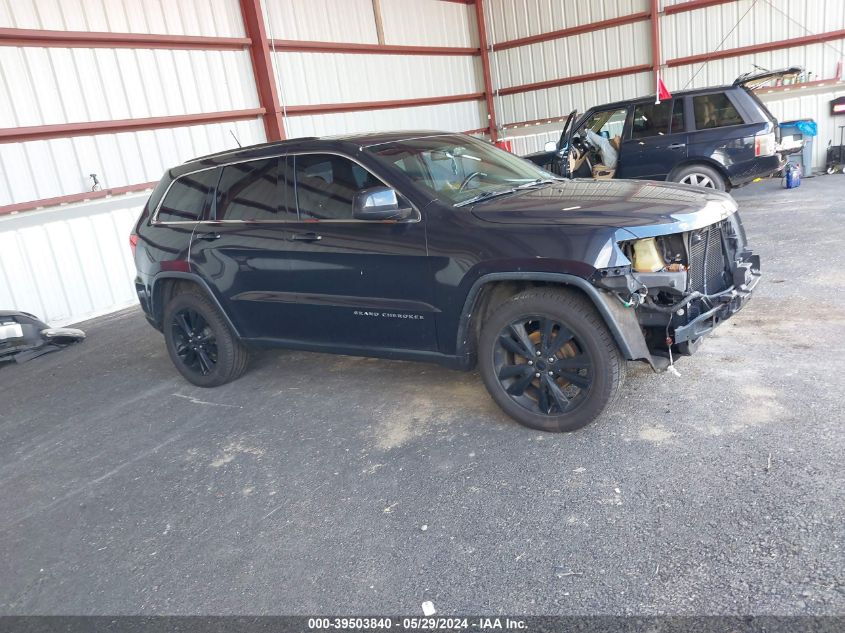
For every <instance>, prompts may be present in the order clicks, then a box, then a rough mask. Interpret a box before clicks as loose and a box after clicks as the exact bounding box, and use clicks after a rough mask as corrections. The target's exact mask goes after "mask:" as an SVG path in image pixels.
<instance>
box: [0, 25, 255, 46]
mask: <svg viewBox="0 0 845 633" xmlns="http://www.w3.org/2000/svg"><path fill="white" fill-rule="evenodd" d="M250 44H251V40H250V39H249V38H248V37H204V36H197V35H155V34H146V33H105V32H96V31H44V30H35V29H9V28H0V46H51V47H61V48H168V49H192V50H241V49H243V48H246V47H247V46H249V45H250Z"/></svg>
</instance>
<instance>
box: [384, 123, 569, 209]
mask: <svg viewBox="0 0 845 633" xmlns="http://www.w3.org/2000/svg"><path fill="white" fill-rule="evenodd" d="M367 150H368V151H370V152H372V153H373V154H375V155H377V156H378V157H379V158H381V159H382V160H385V161H387V162H388V163H390V164H391V165H393V166H394V167H397V168H399V169H401V170H402V171H403V172H405V174H407V175H408V176H410V178H411V179H413V180H414V182H416V183H418V184H420V185H422V186H423V187H426V188H428V189H430V190H432V191H433V192H434V193H435V194H436V195H437V196H438V197H440V198H445V199H446V200H448V201H449V202H451V203H452V204H453V205H458V204H461V203H469V202H471V201H473V200H474V199H480V198H486V197H488V195H490V196H492V195H496V194H498V193H502V194H504V193H509V192H512V191H514V190H515V189H516V188H517V187H519V186H521V185H529V184H531V183H535V182H543V181H547V180H550V179H553V178H555V176H554V175H553V174H550V173H549V172H547V171H545V170H543V169H540V168H539V167H537V166H535V165H534V164H533V163H529V162H528V161H526V160H523V159H521V158H519V157H517V156H514V155H513V154H511V153H510V152H506V151H505V150H502V149H499V148H498V147H495V146H493V145H490V144H489V143H485V142H482V141H479V140H476V139H474V138H471V137H468V136H460V135H443V136H428V137H423V138H415V139H409V140H403V141H395V142H392V143H382V144H379V145H371V146H370V147H368V148H367Z"/></svg>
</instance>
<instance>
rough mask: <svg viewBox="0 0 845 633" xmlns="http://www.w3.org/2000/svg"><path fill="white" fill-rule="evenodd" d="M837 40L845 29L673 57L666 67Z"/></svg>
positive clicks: (844, 34) (841, 37) (843, 34)
mask: <svg viewBox="0 0 845 633" xmlns="http://www.w3.org/2000/svg"><path fill="white" fill-rule="evenodd" d="M839 39H845V29H842V30H839V31H829V32H827V33H817V34H815V35H805V36H804V37H794V38H792V39H790V40H779V41H777V42H766V43H764V44H752V45H750V46H739V47H737V48H728V49H725V50H722V51H714V52H712V53H701V54H699V55H689V56H687V57H675V58H674V59H667V60H666V65H667V66H670V67H672V66H686V65H688V64H697V63H698V62H709V61H711V60H714V59H725V58H726V57H739V56H740V55H750V54H752V53H765V52H768V51H777V50H781V49H784V48H793V47H795V46H806V45H807V44H820V43H821V42H828V41H830V40H839Z"/></svg>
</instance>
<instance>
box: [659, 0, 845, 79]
mask: <svg viewBox="0 0 845 633" xmlns="http://www.w3.org/2000/svg"><path fill="white" fill-rule="evenodd" d="M769 2H771V4H769ZM749 9H750V10H749ZM743 15H744V17H742V16H743ZM740 18H742V20H741V21H740ZM737 22H739V25H738V26H737V28H736V29H734V30H733V32H731V29H732V28H733V27H734V26H735V25H736V24H737ZM843 28H845V2H842V0H813V1H812V2H794V1H793V0H768V1H766V2H757V3H756V4H755V3H754V1H753V0H737V1H736V2H728V3H725V4H719V5H714V6H712V7H707V8H704V9H696V10H693V11H686V12H683V13H675V14H670V15H666V16H664V17H663V18H662V20H661V31H662V35H663V38H662V43H661V44H662V48H663V56H664V59H670V58H673V57H686V56H687V55H698V54H701V53H709V52H711V51H713V50H715V49H716V47H717V46H718V45H719V43H720V42H721V41H722V39H723V38H727V39H725V41H724V43H723V44H722V46H721V48H722V49H729V48H737V47H740V46H750V45H752V44H761V43H766V42H774V41H779V40H786V39H792V38H796V37H803V36H805V35H809V34H811V33H823V32H825V31H836V30H839V29H843ZM795 63H800V61H798V62H795ZM760 65H761V66H762V65H763V64H760Z"/></svg>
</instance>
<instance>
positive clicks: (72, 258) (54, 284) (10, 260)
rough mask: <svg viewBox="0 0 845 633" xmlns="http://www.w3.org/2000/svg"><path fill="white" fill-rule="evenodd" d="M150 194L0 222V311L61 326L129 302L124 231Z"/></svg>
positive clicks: (129, 276)
mask: <svg viewBox="0 0 845 633" xmlns="http://www.w3.org/2000/svg"><path fill="white" fill-rule="evenodd" d="M148 196H149V192H145V193H141V194H132V195H128V196H119V197H115V198H111V199H107V200H101V201H96V202H86V203H80V204H75V205H68V206H65V207H60V208H57V209H54V210H51V211H43V212H31V213H26V214H21V215H19V216H7V217H4V218H0V305H2V306H4V307H5V308H7V309H13V310H24V311H26V312H31V313H32V314H35V315H36V316H38V317H39V318H41V319H42V320H44V321H46V322H47V323H49V324H51V325H64V324H67V323H73V322H77V321H80V320H83V319H86V318H89V317H91V316H94V315H96V314H103V313H105V312H110V311H112V310H116V309H119V308H121V307H125V306H128V305H132V304H133V303H135V302H136V301H137V299H136V296H135V291H134V287H133V283H132V280H133V278H134V269H135V267H134V263H133V262H132V258H131V254H130V249H129V233H130V231H131V230H132V227H133V225H134V223H135V221H136V220H137V218H138V214H139V213H140V211H141V208H142V207H143V205H144V203H145V202H146V199H147V197H148Z"/></svg>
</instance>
